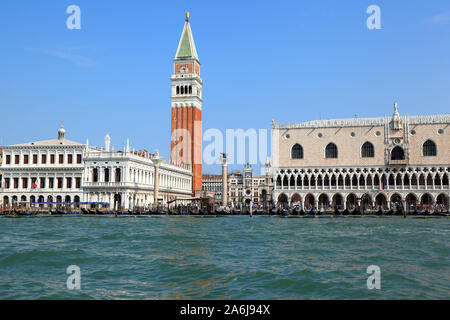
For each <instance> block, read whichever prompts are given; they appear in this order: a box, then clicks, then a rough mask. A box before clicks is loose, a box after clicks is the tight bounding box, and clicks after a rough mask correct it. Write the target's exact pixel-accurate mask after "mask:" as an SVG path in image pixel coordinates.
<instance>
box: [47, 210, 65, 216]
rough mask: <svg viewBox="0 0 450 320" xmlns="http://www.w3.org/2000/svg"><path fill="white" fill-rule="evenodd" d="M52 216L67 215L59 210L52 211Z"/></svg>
mask: <svg viewBox="0 0 450 320" xmlns="http://www.w3.org/2000/svg"><path fill="white" fill-rule="evenodd" d="M50 214H51V215H52V216H62V215H63V214H65V213H64V211H61V210H59V209H54V210H53V209H50Z"/></svg>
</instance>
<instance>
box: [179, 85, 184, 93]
mask: <svg viewBox="0 0 450 320" xmlns="http://www.w3.org/2000/svg"><path fill="white" fill-rule="evenodd" d="M180 92H181V94H184V87H183V86H181V91H180Z"/></svg>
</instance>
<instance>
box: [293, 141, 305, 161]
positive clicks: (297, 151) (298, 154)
mask: <svg viewBox="0 0 450 320" xmlns="http://www.w3.org/2000/svg"><path fill="white" fill-rule="evenodd" d="M291 158H292V159H303V148H302V146H301V145H299V144H298V143H297V144H295V145H294V146H293V147H292V150H291Z"/></svg>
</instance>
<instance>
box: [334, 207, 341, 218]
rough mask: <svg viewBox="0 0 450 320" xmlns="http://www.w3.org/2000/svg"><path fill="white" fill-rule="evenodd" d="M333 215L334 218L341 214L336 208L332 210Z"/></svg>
mask: <svg viewBox="0 0 450 320" xmlns="http://www.w3.org/2000/svg"><path fill="white" fill-rule="evenodd" d="M334 215H335V216H340V215H341V212H340V211H339V209H338V208H334Z"/></svg>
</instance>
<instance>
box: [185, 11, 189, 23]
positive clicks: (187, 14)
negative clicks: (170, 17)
mask: <svg viewBox="0 0 450 320" xmlns="http://www.w3.org/2000/svg"><path fill="white" fill-rule="evenodd" d="M186 22H189V11H186Z"/></svg>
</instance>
